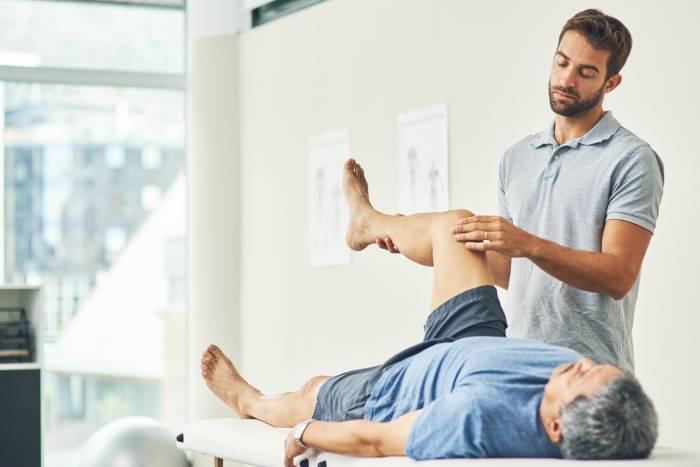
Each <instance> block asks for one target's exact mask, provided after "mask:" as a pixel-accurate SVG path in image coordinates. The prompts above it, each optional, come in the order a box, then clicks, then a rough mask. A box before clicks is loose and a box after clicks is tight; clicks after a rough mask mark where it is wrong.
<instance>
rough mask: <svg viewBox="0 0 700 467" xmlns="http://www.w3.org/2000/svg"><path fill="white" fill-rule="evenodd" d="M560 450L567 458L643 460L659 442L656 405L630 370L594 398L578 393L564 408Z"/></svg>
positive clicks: (611, 382)
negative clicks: (657, 437) (657, 441)
mask: <svg viewBox="0 0 700 467" xmlns="http://www.w3.org/2000/svg"><path fill="white" fill-rule="evenodd" d="M561 424H562V428H561V430H562V441H561V443H560V444H559V450H560V452H561V454H562V456H563V457H565V458H567V459H641V458H645V457H649V454H650V453H651V450H652V449H653V447H654V443H656V435H657V430H658V422H657V418H656V410H655V409H654V404H653V403H652V402H651V400H650V399H649V397H647V395H646V394H645V393H644V390H643V389H642V386H641V385H640V384H639V381H637V378H635V377H634V376H633V375H632V374H630V373H624V374H623V376H619V377H617V378H615V379H613V380H612V381H610V382H609V383H608V384H607V385H606V386H605V387H604V388H603V389H601V390H600V391H599V392H598V394H596V395H595V397H592V398H587V397H584V396H579V397H577V398H576V399H574V400H573V401H572V402H571V403H569V404H568V405H567V406H566V407H564V408H562V414H561Z"/></svg>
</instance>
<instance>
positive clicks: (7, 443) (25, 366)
mask: <svg viewBox="0 0 700 467" xmlns="http://www.w3.org/2000/svg"><path fill="white" fill-rule="evenodd" d="M14 307H17V308H22V309H24V310H25V312H26V314H27V319H28V321H29V331H30V336H31V342H32V347H33V349H32V352H31V355H32V359H31V361H29V362H22V363H0V465H3V466H7V467H41V465H42V457H43V456H42V452H43V450H42V433H43V409H42V407H43V404H42V397H41V383H42V363H43V353H42V349H43V345H42V340H43V328H42V312H41V301H40V289H39V287H34V286H9V285H0V308H14Z"/></svg>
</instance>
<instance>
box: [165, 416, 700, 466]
mask: <svg viewBox="0 0 700 467" xmlns="http://www.w3.org/2000/svg"><path fill="white" fill-rule="evenodd" d="M289 431H290V429H289V428H274V427H271V426H270V425H267V424H266V423H263V422H261V421H259V420H241V419H239V418H216V419H210V420H201V421H197V422H193V423H190V424H188V425H186V426H184V427H183V428H182V433H180V434H179V435H178V436H177V441H178V445H179V447H180V448H182V449H185V450H188V451H193V452H197V453H201V454H205V455H208V456H211V457H212V458H213V465H214V466H215V467H223V460H224V459H226V460H231V461H235V462H239V463H242V464H248V465H254V466H261V467H280V466H282V465H283V463H284V462H283V460H284V440H285V439H286V438H287V434H288V433H289ZM583 464H592V465H595V466H596V467H636V466H648V467H656V466H658V467H661V466H664V467H700V453H698V452H692V451H686V450H681V449H674V448H668V447H658V446H657V447H656V448H655V449H654V452H653V453H652V455H651V457H650V458H649V459H643V460H631V461H588V462H585V461H574V460H562V459H446V460H430V461H420V462H418V461H414V460H411V459H409V458H408V457H381V458H366V457H352V456H343V455H339V454H330V453H323V452H320V453H319V452H315V453H312V454H311V455H307V456H300V458H299V459H297V465H301V467H375V466H376V467H379V466H387V467H406V466H409V465H417V466H420V467H456V466H458V465H461V466H469V467H472V466H474V467H482V466H488V467H534V466H542V465H545V466H552V467H572V466H576V467H581V466H582V465H583Z"/></svg>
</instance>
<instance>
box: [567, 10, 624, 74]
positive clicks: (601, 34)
mask: <svg viewBox="0 0 700 467" xmlns="http://www.w3.org/2000/svg"><path fill="white" fill-rule="evenodd" d="M566 31H576V32H578V33H579V34H582V35H583V36H584V37H585V38H586V40H587V41H588V43H589V44H591V46H592V47H593V48H595V49H598V50H607V51H609V52H610V56H609V57H608V63H607V70H608V71H607V74H606V76H605V79H606V80H607V79H608V78H610V77H611V76H612V75H615V74H617V73H619V72H620V70H622V67H623V66H624V65H625V62H626V61H627V57H629V55H630V52H631V51H632V35H631V34H630V32H629V30H628V29H627V27H625V25H624V24H622V22H621V21H620V20H618V19H616V18H613V17H612V16H608V15H606V14H604V13H603V12H602V11H600V10H595V9H589V10H583V11H581V12H579V13H576V14H575V15H574V16H573V17H572V18H571V19H569V21H567V22H566V24H565V25H564V28H563V29H562V30H561V33H560V34H559V43H561V39H562V37H564V33H566Z"/></svg>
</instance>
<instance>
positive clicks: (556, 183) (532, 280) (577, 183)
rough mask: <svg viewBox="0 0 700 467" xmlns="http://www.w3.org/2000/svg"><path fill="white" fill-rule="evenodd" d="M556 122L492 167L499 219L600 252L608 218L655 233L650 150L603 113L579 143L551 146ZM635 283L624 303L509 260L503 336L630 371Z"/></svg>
mask: <svg viewBox="0 0 700 467" xmlns="http://www.w3.org/2000/svg"><path fill="white" fill-rule="evenodd" d="M553 129H554V124H552V125H551V126H550V127H549V128H548V129H546V130H545V131H543V132H541V133H537V134H535V135H530V136H528V137H526V138H525V139H523V140H522V141H520V142H519V143H517V144H516V145H514V146H513V147H511V148H510V149H508V150H507V151H506V153H505V155H504V156H503V159H502V160H501V165H500V170H499V204H500V214H501V216H503V217H504V218H506V219H508V220H510V221H511V222H513V223H514V224H515V225H516V226H518V227H520V228H521V229H523V230H525V231H527V232H530V233H531V234H534V235H536V236H538V237H542V238H545V239H547V240H550V241H553V242H555V243H558V244H560V245H562V246H565V247H568V248H574V249H577V250H584V251H598V252H599V251H601V243H602V237H603V228H604V227H605V222H606V221H607V220H611V219H619V220H623V221H627V222H631V223H633V224H636V225H639V226H641V227H643V228H645V229H647V230H649V231H650V232H652V233H653V232H654V227H655V225H656V218H657V216H658V214H659V204H660V202H661V194H662V191H663V180H664V168H663V163H662V162H661V159H660V158H659V156H658V155H657V154H656V153H655V152H654V150H653V149H652V148H651V147H650V146H649V144H647V143H646V142H644V141H643V140H641V139H640V138H638V137H637V136H636V135H634V134H633V133H632V132H631V131H629V130H627V129H625V128H623V127H622V126H621V125H620V124H619V123H618V122H617V120H615V119H614V118H613V116H612V113H611V112H606V113H605V115H604V116H603V117H602V118H601V119H600V120H599V121H598V123H596V125H595V126H594V127H593V128H591V130H590V131H589V132H588V133H586V134H585V135H583V136H582V137H580V138H578V139H575V140H572V141H569V142H567V143H566V144H562V145H558V144H557V142H556V140H555V139H554V136H553ZM638 291H639V277H638V278H637V280H636V281H635V283H634V286H633V287H632V289H631V290H630V291H629V292H628V293H627V295H625V296H624V297H623V298H622V299H621V300H615V299H613V298H611V297H609V296H607V295H604V294H599V293H592V292H585V291H583V290H580V289H577V288H574V287H571V286H569V285H567V284H565V283H563V282H562V281H560V280H558V279H555V278H554V277H552V276H550V275H549V274H547V273H546V272H544V271H543V270H542V269H540V268H539V267H538V266H537V265H535V264H534V263H533V262H532V261H530V260H529V259H525V258H513V261H512V264H511V272H510V283H509V287H508V304H507V307H506V308H507V311H508V318H509V320H510V323H509V328H508V335H509V336H512V337H527V338H531V339H537V340H541V341H544V342H547V343H550V344H554V345H561V346H564V347H569V348H571V349H573V350H575V351H577V352H579V353H580V354H582V355H585V356H587V357H589V358H591V359H593V360H594V361H596V362H598V363H613V364H616V365H618V366H619V367H621V368H623V369H625V370H628V371H634V352H633V347H632V323H633V320H634V306H635V303H636V301H637V293H638Z"/></svg>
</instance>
